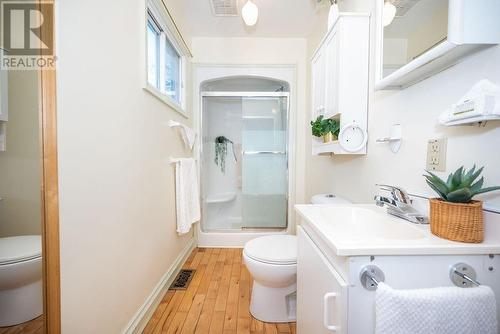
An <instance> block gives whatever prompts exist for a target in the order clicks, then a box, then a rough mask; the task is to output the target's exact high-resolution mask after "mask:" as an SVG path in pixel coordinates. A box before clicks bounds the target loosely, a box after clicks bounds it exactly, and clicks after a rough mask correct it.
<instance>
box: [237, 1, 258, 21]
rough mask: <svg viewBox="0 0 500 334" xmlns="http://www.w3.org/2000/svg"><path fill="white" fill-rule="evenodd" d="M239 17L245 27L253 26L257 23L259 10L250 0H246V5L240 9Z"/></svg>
mask: <svg viewBox="0 0 500 334" xmlns="http://www.w3.org/2000/svg"><path fill="white" fill-rule="evenodd" d="M241 17H242V18H243V21H245V24H246V25H247V26H253V25H255V23H257V19H258V18H259V8H258V7H257V5H256V4H254V3H253V2H252V0H248V1H247V3H246V4H245V5H244V6H243V8H241Z"/></svg>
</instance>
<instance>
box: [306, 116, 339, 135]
mask: <svg viewBox="0 0 500 334" xmlns="http://www.w3.org/2000/svg"><path fill="white" fill-rule="evenodd" d="M339 132H340V122H339V121H338V120H336V119H331V118H324V116H323V115H320V116H318V117H317V118H316V119H315V120H314V121H311V133H312V135H313V136H315V137H324V136H326V135H328V134H330V133H331V134H332V135H333V136H334V137H335V138H337V137H338V136H339Z"/></svg>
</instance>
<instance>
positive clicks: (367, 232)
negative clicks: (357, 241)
mask: <svg viewBox="0 0 500 334" xmlns="http://www.w3.org/2000/svg"><path fill="white" fill-rule="evenodd" d="M317 210H318V211H319V213H320V215H321V216H322V218H323V219H325V220H328V221H329V222H330V224H331V228H332V229H333V230H336V232H337V233H340V234H342V235H344V236H349V237H351V238H367V237H372V238H378V239H401V240H403V239H404V240H408V239H421V238H424V237H425V233H424V232H423V231H422V230H420V229H418V228H417V227H415V226H412V225H410V223H406V222H404V221H401V219H399V218H394V217H392V216H389V215H388V214H386V213H381V212H379V211H378V210H377V209H376V208H374V209H371V208H363V207H356V206H345V207H342V206H326V205H325V206H319V207H318V208H317Z"/></svg>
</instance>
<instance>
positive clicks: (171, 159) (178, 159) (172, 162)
mask: <svg viewBox="0 0 500 334" xmlns="http://www.w3.org/2000/svg"><path fill="white" fill-rule="evenodd" d="M187 158H191V157H187ZM180 159H184V158H172V157H170V158H169V159H168V163H170V164H175V163H176V162H179V161H180ZM193 159H194V161H196V160H197V159H195V158H193Z"/></svg>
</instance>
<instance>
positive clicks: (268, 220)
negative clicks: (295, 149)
mask: <svg viewBox="0 0 500 334" xmlns="http://www.w3.org/2000/svg"><path fill="white" fill-rule="evenodd" d="M200 95H201V101H200V103H201V133H202V145H201V152H200V158H201V161H200V165H201V166H200V171H201V172H200V179H201V197H202V221H201V229H202V231H204V232H213V231H219V232H230V231H232V232H236V231H269V232H272V231H278V230H285V229H286V228H287V222H288V219H287V213H288V128H289V126H288V119H289V117H288V116H289V88H288V85H287V84H286V83H284V82H282V81H278V80H270V79H261V78H250V77H238V78H226V79H221V80H214V81H210V82H208V83H205V84H204V85H203V86H202V87H201V91H200Z"/></svg>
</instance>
